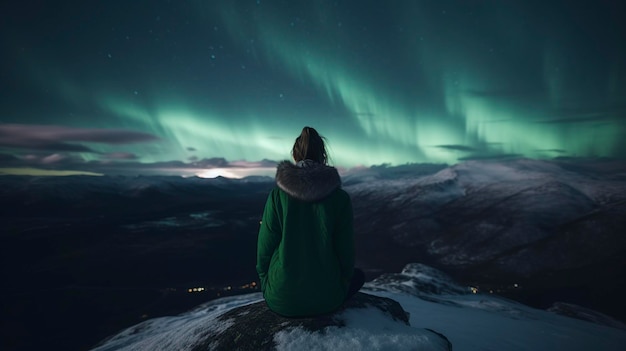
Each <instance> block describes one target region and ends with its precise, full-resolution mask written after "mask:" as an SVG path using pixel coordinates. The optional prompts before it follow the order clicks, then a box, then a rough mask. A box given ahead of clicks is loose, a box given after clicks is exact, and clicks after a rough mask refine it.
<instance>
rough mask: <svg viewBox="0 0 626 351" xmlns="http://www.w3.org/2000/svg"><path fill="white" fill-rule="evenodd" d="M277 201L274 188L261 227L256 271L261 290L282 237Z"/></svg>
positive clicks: (266, 204)
mask: <svg viewBox="0 0 626 351" xmlns="http://www.w3.org/2000/svg"><path fill="white" fill-rule="evenodd" d="M277 201H279V199H278V196H277V191H276V190H273V191H272V192H271V193H270V195H269V196H268V197H267V202H266V203H265V209H264V210H263V217H262V219H261V227H260V228H259V237H258V241H257V263H256V271H257V273H258V275H259V280H260V283H261V291H265V286H266V284H267V273H268V271H269V267H270V262H271V260H272V256H273V255H274V251H276V248H277V247H278V245H279V244H280V239H281V237H282V232H281V229H280V228H281V226H280V218H279V216H278V212H277V208H276V205H277V204H276V202H277Z"/></svg>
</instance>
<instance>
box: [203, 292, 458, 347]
mask: <svg viewBox="0 0 626 351" xmlns="http://www.w3.org/2000/svg"><path fill="white" fill-rule="evenodd" d="M366 309H368V310H370V311H371V310H375V311H377V314H382V315H384V317H386V318H387V319H388V321H392V323H393V324H397V327H398V329H403V331H406V330H404V329H407V327H409V328H410V324H409V315H408V313H407V312H405V311H404V309H403V308H402V306H400V304H399V303H398V302H396V301H394V300H392V299H389V298H385V297H379V296H374V295H369V294H365V293H357V294H356V295H355V296H354V297H353V298H352V299H350V300H349V301H348V302H347V303H346V304H345V306H343V308H341V309H340V310H339V311H337V312H335V313H333V314H329V315H323V316H317V317H308V318H286V317H282V316H279V315H277V314H275V313H274V312H272V311H270V310H269V309H268V308H267V306H266V304H265V302H264V301H259V302H256V303H253V304H250V305H247V306H242V307H239V308H235V309H232V310H230V311H228V312H226V313H224V314H222V315H221V316H219V317H218V318H217V319H216V323H218V324H222V325H228V327H227V328H223V329H219V330H212V331H211V333H208V334H206V335H204V336H203V338H202V339H203V340H202V341H201V342H199V343H198V344H197V345H196V347H194V348H193V350H198V351H199V350H207V349H211V350H274V349H276V348H277V347H279V346H280V345H278V342H279V341H280V340H282V341H286V342H287V343H289V342H297V340H296V339H297V338H298V337H300V338H301V339H303V340H304V339H309V338H307V337H303V336H304V335H306V334H309V335H314V334H317V335H319V337H320V338H322V337H324V336H326V337H329V338H331V339H334V340H333V341H332V342H334V343H341V340H340V339H342V335H341V334H342V329H346V330H345V331H346V332H347V333H346V334H349V335H348V336H350V335H353V330H352V331H348V329H351V328H352V329H353V328H354V326H352V325H351V323H350V321H351V320H352V318H350V317H347V314H346V312H348V311H353V312H355V311H356V312H357V313H358V310H366ZM352 317H355V315H352ZM379 323H380V322H374V323H371V324H372V326H374V325H376V324H379ZM383 324H385V323H380V324H379V325H381V329H385V331H386V332H393V330H391V329H394V328H390V327H389V326H386V327H383V326H382V325H383ZM373 329H375V328H373ZM412 329H415V335H419V336H420V338H422V339H428V341H427V342H426V343H424V341H425V340H421V343H422V345H415V349H420V350H421V349H425V350H451V349H452V345H451V344H450V342H449V341H448V339H447V338H446V337H445V336H443V335H442V334H439V333H436V332H433V331H430V330H425V329H417V328H412ZM293 331H297V332H298V333H300V335H293V333H291V332H293ZM376 332H377V331H376V330H368V331H367V333H368V334H370V335H371V333H376ZM279 334H281V335H282V336H284V337H281V335H279ZM290 338H291V340H289V339H290ZM321 345H324V344H321ZM326 345H327V346H329V347H330V345H329V344H326ZM282 346H287V345H282ZM301 346H302V345H301ZM355 346H357V345H356V344H355ZM359 346H365V347H366V348H367V345H364V344H361V345H359ZM420 346H421V348H420ZM430 346H432V347H430ZM280 348H283V347H280ZM287 348H289V347H288V346H287ZM321 348H322V349H325V347H324V346H322V347H321ZM359 348H360V347H359ZM313 349H317V347H313Z"/></svg>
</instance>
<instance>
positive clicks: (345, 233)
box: [256, 127, 365, 317]
mask: <svg viewBox="0 0 626 351" xmlns="http://www.w3.org/2000/svg"><path fill="white" fill-rule="evenodd" d="M291 154H292V156H293V160H294V161H295V162H296V164H295V165H294V164H292V163H291V162H289V161H283V162H280V163H279V164H278V167H277V171H276V184H277V187H276V188H275V189H274V190H272V192H271V193H270V195H269V197H268V199H267V203H266V204H265V211H264V212H263V219H262V221H261V228H260V230H259V238H258V246H257V266H256V269H257V272H258V274H259V278H260V280H261V290H262V291H263V296H264V297H265V301H266V303H267V305H268V306H269V308H270V309H271V310H272V311H274V312H276V313H278V314H280V315H283V316H287V317H303V316H314V315H320V314H326V313H329V312H332V311H334V310H336V309H337V308H339V307H340V306H341V305H342V304H343V303H344V301H345V300H347V299H348V298H350V297H351V296H352V295H354V294H355V293H356V292H357V291H358V290H359V289H360V288H361V286H363V282H364V280H365V277H364V275H363V272H362V271H361V270H359V269H354V232H353V227H352V220H353V219H352V203H351V201H350V197H349V195H348V193H346V192H345V191H344V190H342V189H341V187H340V186H341V180H340V178H339V174H338V173H337V170H336V169H335V168H333V167H329V166H328V165H327V161H328V157H327V153H326V147H325V145H324V139H323V138H322V137H320V135H319V134H318V133H317V131H316V130H315V129H313V128H311V127H304V129H302V133H301V134H300V136H299V137H298V138H296V142H295V144H294V146H293V149H292V151H291Z"/></svg>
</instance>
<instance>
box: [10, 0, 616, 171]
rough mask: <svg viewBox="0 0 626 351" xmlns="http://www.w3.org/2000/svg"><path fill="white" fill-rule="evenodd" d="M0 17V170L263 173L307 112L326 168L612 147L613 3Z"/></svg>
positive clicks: (603, 151)
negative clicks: (324, 151)
mask: <svg viewBox="0 0 626 351" xmlns="http://www.w3.org/2000/svg"><path fill="white" fill-rule="evenodd" d="M0 13H1V14H0V40H2V51H3V54H2V56H1V57H0V62H2V65H1V68H0V79H1V85H0V168H2V170H0V173H20V172H21V173H32V172H34V169H53V170H55V171H57V173H61V172H58V171H89V172H94V173H98V174H115V173H123V174H144V173H150V174H157V173H163V174H199V175H202V176H216V175H219V174H221V175H226V176H242V175H247V174H261V173H268V172H270V173H272V172H273V167H274V166H273V165H274V163H273V162H272V161H278V160H282V159H289V158H290V149H291V146H292V145H293V141H294V139H295V137H296V136H297V135H298V134H299V133H300V130H301V129H302V127H303V126H305V125H309V126H312V127H315V128H316V129H318V131H319V132H320V133H321V134H322V135H324V136H325V137H326V138H327V139H328V144H329V149H330V153H331V157H332V164H333V165H335V166H337V167H340V168H349V167H355V166H371V165H379V164H383V163H388V164H391V165H399V164H405V163H421V162H434V163H448V164H454V163H457V162H459V161H462V160H468V159H484V158H487V159H489V158H500V157H529V158H553V157H584V158H589V157H613V158H623V157H624V153H623V152H622V151H623V150H626V7H625V6H624V5H623V2H621V1H569V0H563V1H549V0H548V1H461V0H457V1H439V0H438V1H434V0H433V1H267V0H246V1H114V0H113V1H39V2H36V1H19V2H18V1H5V2H3V3H2V5H0ZM20 169H21V171H20ZM55 174H56V173H55Z"/></svg>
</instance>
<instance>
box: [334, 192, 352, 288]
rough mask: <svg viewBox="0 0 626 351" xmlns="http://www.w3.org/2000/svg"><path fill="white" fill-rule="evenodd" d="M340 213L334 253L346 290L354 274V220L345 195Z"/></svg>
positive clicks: (347, 197)
mask: <svg viewBox="0 0 626 351" xmlns="http://www.w3.org/2000/svg"><path fill="white" fill-rule="evenodd" d="M342 207H343V210H342V211H341V213H340V215H339V218H338V222H337V231H336V233H335V234H336V235H335V238H334V240H335V252H337V256H338V259H339V266H340V268H341V280H342V282H343V284H344V285H345V287H346V289H347V288H348V286H350V280H351V279H352V275H353V274H354V255H355V254H354V224H353V223H354V218H353V212H352V201H351V200H350V196H349V195H348V194H347V193H345V204H344V206H342Z"/></svg>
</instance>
